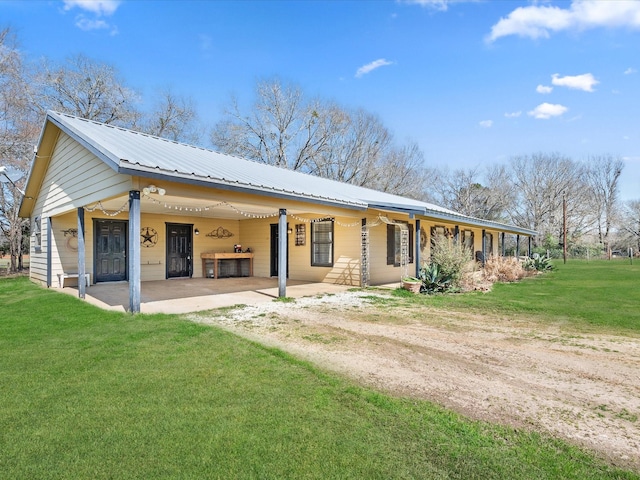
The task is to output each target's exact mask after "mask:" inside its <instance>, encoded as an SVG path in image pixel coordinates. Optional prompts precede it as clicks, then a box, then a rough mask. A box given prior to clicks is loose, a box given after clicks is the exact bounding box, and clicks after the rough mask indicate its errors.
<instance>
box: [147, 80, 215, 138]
mask: <svg viewBox="0 0 640 480" xmlns="http://www.w3.org/2000/svg"><path fill="white" fill-rule="evenodd" d="M146 118H147V120H145V121H144V122H142V123H141V125H140V127H139V128H140V130H141V131H143V132H145V133H148V134H150V135H155V136H157V137H163V138H168V139H169V140H173V141H175V142H184V143H191V144H198V143H200V141H201V139H202V132H201V130H200V128H199V125H198V113H197V111H196V108H195V105H194V102H193V100H192V99H191V98H187V97H182V96H179V95H176V94H175V93H173V92H172V91H171V90H170V89H165V90H162V91H161V92H159V94H158V96H157V101H156V103H155V105H154V107H153V109H152V110H151V112H150V113H149V114H147V115H146Z"/></svg>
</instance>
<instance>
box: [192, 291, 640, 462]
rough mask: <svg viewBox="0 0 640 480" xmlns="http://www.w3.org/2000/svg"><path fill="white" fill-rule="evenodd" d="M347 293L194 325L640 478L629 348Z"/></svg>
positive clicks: (638, 359) (637, 361) (635, 371)
mask: <svg viewBox="0 0 640 480" xmlns="http://www.w3.org/2000/svg"><path fill="white" fill-rule="evenodd" d="M396 303H398V300H396V299H394V298H393V297H389V296H387V295H385V294H384V293H381V294H375V295H372V294H371V293H364V292H346V293H341V294H337V295H330V296H324V297H319V298H302V299H298V300H297V301H296V302H294V303H282V302H273V303H267V304H261V305H257V306H250V307H245V308H242V309H237V310H231V311H228V312H225V313H208V314H207V313H205V314H193V315H191V316H190V318H191V319H192V320H194V321H197V322H202V323H210V324H214V325H219V326H222V327H224V328H227V329H229V330H231V331H233V332H235V333H238V334H240V335H243V336H245V337H248V338H250V339H252V340H257V341H259V342H261V343H263V344H268V345H272V346H277V347H279V348H281V349H283V350H285V351H288V352H290V353H292V354H294V355H296V356H298V357H300V358H304V359H307V360H310V361H312V362H314V363H316V364H318V365H321V366H324V367H326V368H329V369H332V370H334V371H338V372H340V373H343V374H346V375H348V376H350V377H352V378H355V379H357V380H358V381H360V382H362V383H363V384H366V385H368V386H372V387H375V388H378V389H382V390H385V391H388V392H392V393H394V394H398V395H404V396H414V397H419V398H424V399H429V400H432V401H434V402H437V403H439V404H441V405H444V406H446V407H449V408H451V409H453V410H456V411H458V412H461V413H463V414H465V415H467V416H469V417H471V418H476V419H483V420H489V421H492V422H499V423H503V424H509V425H514V426H518V427H526V428H533V429H536V430H538V431H543V432H549V433H551V434H553V435H555V436H559V437H562V438H564V439H566V440H569V441H570V442H573V443H577V444H580V445H583V446H585V447H587V448H589V449H591V450H594V451H597V452H598V453H599V454H600V455H602V456H603V457H605V458H607V459H608V460H609V461H611V462H612V463H614V464H617V465H620V466H627V467H632V468H634V469H636V470H640V336H638V335H636V336H618V335H602V334H589V333H578V332H577V331H576V330H575V329H573V328H572V327H568V326H566V325H561V324H556V325H551V326H549V325H542V324H540V323H536V322H535V320H533V319H528V318H526V317H521V316H517V317H514V316H502V317H496V316H495V315H491V316H484V315H476V314H474V315H470V314H468V313H465V312H452V311H439V310H434V309H431V308H415V307H414V308H411V309H408V308H406V307H402V306H401V305H397V304H396Z"/></svg>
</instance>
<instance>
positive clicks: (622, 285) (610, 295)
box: [398, 259, 640, 332]
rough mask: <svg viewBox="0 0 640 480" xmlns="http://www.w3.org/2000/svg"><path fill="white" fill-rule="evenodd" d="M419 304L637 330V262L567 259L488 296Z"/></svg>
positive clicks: (639, 327)
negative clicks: (527, 315) (565, 262)
mask: <svg viewBox="0 0 640 480" xmlns="http://www.w3.org/2000/svg"><path fill="white" fill-rule="evenodd" d="M398 294H399V295H402V296H404V297H407V298H409V299H412V300H413V301H416V302H419V303H424V302H426V303H428V304H432V305H434V306H439V307H443V308H447V307H451V308H468V309H471V310H475V311H481V312H483V313H487V312H496V313H501V312H504V313H527V314H534V315H536V316H538V317H540V318H541V319H543V320H544V319H546V320H547V321H550V322H556V323H557V322H567V323H569V324H571V326H572V328H576V327H578V328H581V329H584V330H596V331H603V329H604V330H615V331H617V332H623V331H624V330H629V331H635V332H638V331H640V308H638V306H639V305H640V260H636V261H635V262H634V263H633V265H630V264H629V260H628V259H627V260H612V261H607V260H596V261H591V262H586V261H582V260H569V261H568V263H567V264H566V265H565V264H563V263H562V261H561V260H559V261H556V262H555V270H553V271H551V272H549V273H546V274H544V275H540V276H537V277H533V278H528V279H525V280H524V281H522V282H519V283H503V284H496V285H494V287H493V290H492V291H491V292H490V293H481V292H474V293H469V294H464V295H440V296H434V295H432V296H427V295H420V296H417V297H416V296H414V297H412V295H411V294H408V292H407V293H405V292H402V291H399V292H398Z"/></svg>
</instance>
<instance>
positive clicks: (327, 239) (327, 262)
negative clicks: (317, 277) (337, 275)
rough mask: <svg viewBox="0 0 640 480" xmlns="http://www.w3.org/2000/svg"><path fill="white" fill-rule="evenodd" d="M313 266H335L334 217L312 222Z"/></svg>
mask: <svg viewBox="0 0 640 480" xmlns="http://www.w3.org/2000/svg"><path fill="white" fill-rule="evenodd" d="M311 266H312V267H333V219H331V218H325V219H322V220H317V221H315V222H312V223H311Z"/></svg>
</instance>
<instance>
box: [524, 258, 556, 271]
mask: <svg viewBox="0 0 640 480" xmlns="http://www.w3.org/2000/svg"><path fill="white" fill-rule="evenodd" d="M523 266H524V268H525V269H527V270H537V271H538V272H545V271H548V270H553V264H552V263H551V260H550V259H549V258H547V257H545V256H543V255H534V256H533V257H532V258H528V259H527V260H525V261H524V264H523Z"/></svg>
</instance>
